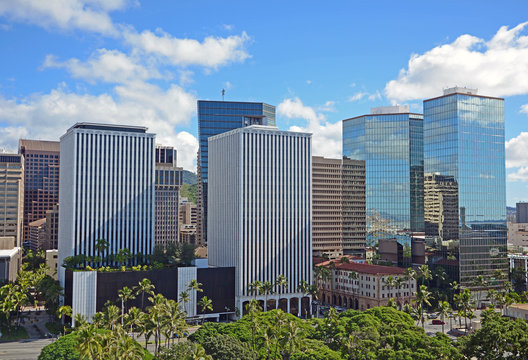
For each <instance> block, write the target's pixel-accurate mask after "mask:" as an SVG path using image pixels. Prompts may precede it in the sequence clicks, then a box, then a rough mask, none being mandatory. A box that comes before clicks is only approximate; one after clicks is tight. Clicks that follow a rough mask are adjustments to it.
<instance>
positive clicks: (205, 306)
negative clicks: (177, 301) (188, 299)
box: [197, 296, 213, 324]
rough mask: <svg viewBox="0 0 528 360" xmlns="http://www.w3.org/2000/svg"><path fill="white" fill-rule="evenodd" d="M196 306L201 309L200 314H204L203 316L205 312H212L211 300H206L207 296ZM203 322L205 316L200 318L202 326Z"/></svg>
mask: <svg viewBox="0 0 528 360" xmlns="http://www.w3.org/2000/svg"><path fill="white" fill-rule="evenodd" d="M197 305H198V306H199V307H200V308H201V309H202V313H204V314H205V311H206V310H209V311H213V301H212V300H211V299H209V298H207V296H203V297H202V298H201V299H200V300H199V301H198V304H197ZM204 321H205V315H204V316H202V324H203V323H204Z"/></svg>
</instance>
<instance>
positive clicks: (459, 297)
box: [455, 289, 473, 329]
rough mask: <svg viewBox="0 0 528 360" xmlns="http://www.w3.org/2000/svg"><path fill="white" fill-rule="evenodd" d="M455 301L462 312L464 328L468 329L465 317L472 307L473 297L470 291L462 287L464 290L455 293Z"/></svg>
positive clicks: (466, 317)
mask: <svg viewBox="0 0 528 360" xmlns="http://www.w3.org/2000/svg"><path fill="white" fill-rule="evenodd" d="M455 303H456V304H457V306H458V308H459V309H460V310H461V311H462V314H463V315H464V323H465V326H466V329H468V324H467V319H468V316H469V314H470V313H471V309H472V308H473V299H472V296H471V291H470V290H469V289H464V291H463V292H461V293H460V294H456V295H455Z"/></svg>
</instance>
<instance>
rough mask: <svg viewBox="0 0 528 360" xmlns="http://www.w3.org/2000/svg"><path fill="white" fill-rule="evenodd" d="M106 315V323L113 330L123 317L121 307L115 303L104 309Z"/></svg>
mask: <svg viewBox="0 0 528 360" xmlns="http://www.w3.org/2000/svg"><path fill="white" fill-rule="evenodd" d="M104 315H105V321H106V325H107V326H109V327H110V329H111V330H113V329H114V327H115V325H116V324H118V323H119V319H120V318H121V315H120V311H119V308H118V307H117V306H115V305H107V306H106V307H105V309H104Z"/></svg>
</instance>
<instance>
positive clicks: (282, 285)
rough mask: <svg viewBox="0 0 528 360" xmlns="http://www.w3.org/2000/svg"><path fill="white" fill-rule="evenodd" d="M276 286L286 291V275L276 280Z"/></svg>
mask: <svg viewBox="0 0 528 360" xmlns="http://www.w3.org/2000/svg"><path fill="white" fill-rule="evenodd" d="M275 286H277V287H279V289H282V290H284V289H286V288H287V287H288V279H287V278H286V276H284V275H279V276H277V279H275Z"/></svg>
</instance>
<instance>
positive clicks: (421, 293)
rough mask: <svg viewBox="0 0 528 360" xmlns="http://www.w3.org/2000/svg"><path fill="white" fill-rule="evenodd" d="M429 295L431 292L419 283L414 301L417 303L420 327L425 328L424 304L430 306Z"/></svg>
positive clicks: (430, 295)
mask: <svg viewBox="0 0 528 360" xmlns="http://www.w3.org/2000/svg"><path fill="white" fill-rule="evenodd" d="M431 297H432V293H431V292H430V291H429V290H427V286H425V285H420V287H419V288H418V292H417V293H416V300H415V302H416V303H417V304H418V308H419V309H420V321H421V322H422V328H425V324H424V322H425V319H424V305H428V306H431V302H430V301H429V299H431Z"/></svg>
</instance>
